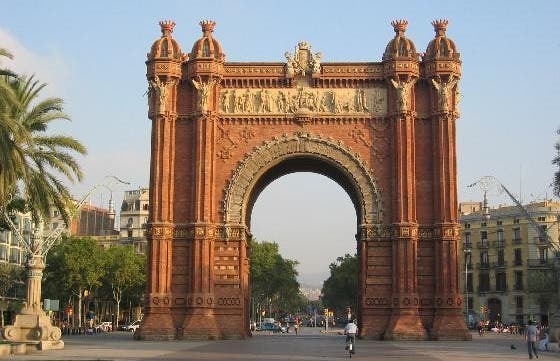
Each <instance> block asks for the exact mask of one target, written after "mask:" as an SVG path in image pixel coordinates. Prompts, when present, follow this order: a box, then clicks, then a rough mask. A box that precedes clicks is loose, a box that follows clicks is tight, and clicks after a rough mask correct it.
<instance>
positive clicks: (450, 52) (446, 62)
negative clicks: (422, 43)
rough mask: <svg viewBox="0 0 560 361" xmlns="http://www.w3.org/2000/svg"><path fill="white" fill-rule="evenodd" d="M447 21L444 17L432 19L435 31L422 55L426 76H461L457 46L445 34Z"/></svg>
mask: <svg viewBox="0 0 560 361" xmlns="http://www.w3.org/2000/svg"><path fill="white" fill-rule="evenodd" d="M447 24H449V22H448V21H447V20H445V19H441V20H434V21H432V25H433V26H434V30H435V32H436V36H435V38H434V39H432V41H430V43H429V44H428V47H427V48H426V54H425V55H424V57H423V59H422V60H423V62H424V64H425V69H426V76H427V77H435V76H442V75H444V76H454V77H456V78H457V77H460V76H461V60H460V56H459V52H458V51H457V47H456V46H455V43H454V42H453V40H451V39H449V38H448V37H447V35H446V34H445V32H446V30H447Z"/></svg>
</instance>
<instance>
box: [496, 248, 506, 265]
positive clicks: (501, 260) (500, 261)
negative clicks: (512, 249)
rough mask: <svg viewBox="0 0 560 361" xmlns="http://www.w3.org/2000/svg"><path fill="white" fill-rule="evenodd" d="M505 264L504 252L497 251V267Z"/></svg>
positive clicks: (501, 250)
mask: <svg viewBox="0 0 560 361" xmlns="http://www.w3.org/2000/svg"><path fill="white" fill-rule="evenodd" d="M505 263H506V261H505V259H504V250H503V249H499V250H498V266H504V265H505Z"/></svg>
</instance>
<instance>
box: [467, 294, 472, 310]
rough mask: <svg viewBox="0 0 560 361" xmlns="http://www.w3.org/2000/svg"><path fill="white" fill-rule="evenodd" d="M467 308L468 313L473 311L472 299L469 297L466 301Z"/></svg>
mask: <svg viewBox="0 0 560 361" xmlns="http://www.w3.org/2000/svg"><path fill="white" fill-rule="evenodd" d="M467 308H468V310H469V311H470V310H472V309H473V298H472V297H469V298H468V299H467Z"/></svg>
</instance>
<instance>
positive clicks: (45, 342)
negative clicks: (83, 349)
mask: <svg viewBox="0 0 560 361" xmlns="http://www.w3.org/2000/svg"><path fill="white" fill-rule="evenodd" d="M26 268H27V297H26V302H25V303H24V304H25V306H24V307H23V309H22V310H21V312H20V314H18V315H16V322H14V324H13V325H11V326H6V327H4V329H3V330H2V336H3V337H4V339H5V341H7V342H8V343H10V344H13V345H16V344H25V345H26V346H27V348H35V349H37V350H52V349H63V348H64V342H63V341H62V340H61V339H60V337H61V336H62V332H61V331H60V328H58V327H54V326H53V325H52V324H51V320H50V318H49V317H48V316H47V315H46V314H45V312H44V311H43V310H42V308H41V301H40V300H41V279H42V278H43V270H44V269H45V262H44V261H43V257H42V256H40V255H34V256H32V257H31V258H30V259H29V260H28V262H27V264H26Z"/></svg>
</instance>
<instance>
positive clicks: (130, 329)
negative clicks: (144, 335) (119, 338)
mask: <svg viewBox="0 0 560 361" xmlns="http://www.w3.org/2000/svg"><path fill="white" fill-rule="evenodd" d="M138 327H140V320H136V321H134V322H132V323H131V324H129V325H126V326H123V327H122V330H123V331H128V332H134V331H136V329H137V328H138Z"/></svg>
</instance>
